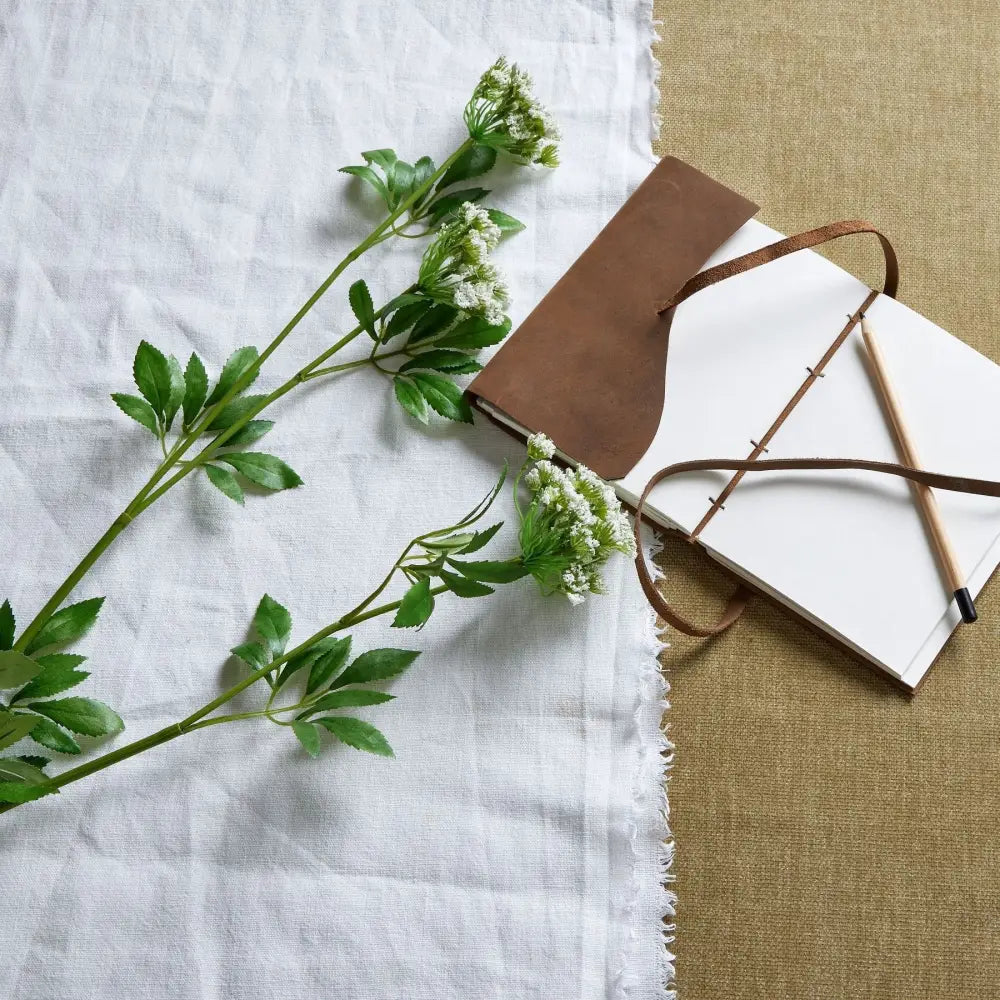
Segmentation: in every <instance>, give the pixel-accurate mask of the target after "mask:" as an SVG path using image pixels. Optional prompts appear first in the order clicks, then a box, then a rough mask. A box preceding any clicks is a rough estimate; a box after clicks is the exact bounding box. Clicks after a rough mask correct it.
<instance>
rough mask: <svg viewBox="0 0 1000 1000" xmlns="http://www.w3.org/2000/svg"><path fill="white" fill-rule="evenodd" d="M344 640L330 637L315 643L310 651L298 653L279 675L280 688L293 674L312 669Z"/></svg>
mask: <svg viewBox="0 0 1000 1000" xmlns="http://www.w3.org/2000/svg"><path fill="white" fill-rule="evenodd" d="M341 641H342V639H341V638H339V637H337V636H335V635H328V636H326V637H325V638H323V639H319V640H318V641H316V642H314V643H313V644H312V645H311V646H310V647H309V648H308V649H304V650H302V652H301V653H297V654H296V655H295V656H294V657H292V659H290V660H288V661H286V662H285V663H284V665H283V666H282V667H281V670H280V671H279V673H278V684H277V686H278V687H281V685H282V684H284V683H285V681H287V680H288V678H289V677H291V676H292V674H294V673H296V672H298V671H299V670H302V669H304V668H305V667H312V665H313V664H314V663H315V662H316V661H317V660H318V659H319V658H320V657H321V656H322V655H323V654H324V653H326V652H328V651H329V650H331V649H333V648H334V647H335V646H336V645H337V644H338V643H339V642H341Z"/></svg>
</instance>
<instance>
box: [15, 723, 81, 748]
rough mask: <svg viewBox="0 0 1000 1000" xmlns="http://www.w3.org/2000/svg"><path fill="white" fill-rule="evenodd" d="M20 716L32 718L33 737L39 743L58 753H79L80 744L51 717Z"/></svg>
mask: <svg viewBox="0 0 1000 1000" xmlns="http://www.w3.org/2000/svg"><path fill="white" fill-rule="evenodd" d="M19 718H23V719H31V720H33V723H34V728H33V729H32V730H31V738H32V739H33V740H34V741H35V742H36V743H37V744H38V745H39V746H43V747H45V748H46V749H48V750H55V751H56V752H57V753H68V754H78V753H79V752H80V744H79V743H77V742H76V740H74V739H73V737H72V736H70V734H69V733H67V732H66V730H65V729H63V728H62V726H57V725H56V724H55V723H54V722H53V721H52V720H51V719H43V718H41V717H39V716H37V715H22V716H19Z"/></svg>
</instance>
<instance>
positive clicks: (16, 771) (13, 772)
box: [0, 757, 49, 785]
mask: <svg viewBox="0 0 1000 1000" xmlns="http://www.w3.org/2000/svg"><path fill="white" fill-rule="evenodd" d="M48 780H49V779H48V777H47V776H46V775H45V774H44V773H43V772H42V771H41V770H40V769H39V768H37V767H35V766H34V765H32V764H26V763H25V762H24V761H23V760H20V759H19V758H17V757H0V782H7V781H15V782H21V783H23V784H25V785H41V784H42V783H43V782H45V781H48Z"/></svg>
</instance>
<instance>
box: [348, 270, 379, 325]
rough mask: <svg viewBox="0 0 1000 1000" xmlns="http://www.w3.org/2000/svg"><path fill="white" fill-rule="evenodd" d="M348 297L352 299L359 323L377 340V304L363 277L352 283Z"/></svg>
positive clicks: (352, 307) (352, 306) (352, 305)
mask: <svg viewBox="0 0 1000 1000" xmlns="http://www.w3.org/2000/svg"><path fill="white" fill-rule="evenodd" d="M347 298H348V299H349V300H350V303H351V309H352V310H353V311H354V315H355V316H356V317H357V320H358V324H359V325H360V326H361V328H362V329H363V330H364V331H365V332H366V333H367V334H368V336H369V337H371V338H372V340H375V305H374V303H373V302H372V293H371V292H369V291H368V285H367V284H366V283H365V280H364V279H363V278H359V279H358V280H357V281H355V282H354V284H353V285H351V287H350V288H349V289H348V290H347Z"/></svg>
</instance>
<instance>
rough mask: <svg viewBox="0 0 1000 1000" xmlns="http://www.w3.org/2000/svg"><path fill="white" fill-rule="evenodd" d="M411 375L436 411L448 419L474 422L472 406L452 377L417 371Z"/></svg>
mask: <svg viewBox="0 0 1000 1000" xmlns="http://www.w3.org/2000/svg"><path fill="white" fill-rule="evenodd" d="M411 377H412V379H413V384H414V385H415V386H416V387H417V388H418V389H419V390H420V393H421V395H422V396H423V397H424V399H426V400H427V404H428V405H429V406H430V408H431V409H432V410H434V412H435V413H438V414H440V415H441V416H442V417H445V418H446V419H448V420H455V421H459V422H460V423H465V424H471V423H472V407H471V406H470V405H469V401H468V400H467V399H466V398H465V394H464V393H463V392H462V390H461V389H460V388H459V387H458V386H457V385H456V384H455V383H454V382H452V380H451V379H449V378H445V377H444V376H443V375H432V374H429V373H427V372H415V373H414V374H413V375H412V376H411Z"/></svg>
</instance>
